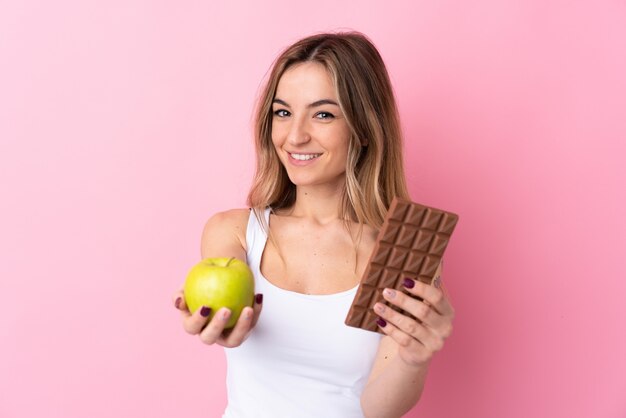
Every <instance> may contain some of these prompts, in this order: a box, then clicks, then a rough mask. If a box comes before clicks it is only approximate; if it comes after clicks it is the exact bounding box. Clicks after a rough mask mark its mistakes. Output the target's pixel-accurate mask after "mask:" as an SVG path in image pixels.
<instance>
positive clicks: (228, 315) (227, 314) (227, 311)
mask: <svg viewBox="0 0 626 418" xmlns="http://www.w3.org/2000/svg"><path fill="white" fill-rule="evenodd" d="M229 317H230V309H226V310H225V311H224V313H223V314H222V318H224V319H228V318H229Z"/></svg>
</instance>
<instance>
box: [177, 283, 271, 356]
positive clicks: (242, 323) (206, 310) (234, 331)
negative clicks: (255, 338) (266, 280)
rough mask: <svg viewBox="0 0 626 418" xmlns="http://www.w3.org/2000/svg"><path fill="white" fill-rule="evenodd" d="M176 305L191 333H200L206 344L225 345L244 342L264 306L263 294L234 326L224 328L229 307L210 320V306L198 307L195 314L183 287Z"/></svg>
mask: <svg viewBox="0 0 626 418" xmlns="http://www.w3.org/2000/svg"><path fill="white" fill-rule="evenodd" d="M173 299H174V306H175V307H176V308H177V309H178V310H179V311H180V314H181V316H182V319H183V328H184V329H185V331H187V332H188V333H189V334H192V335H198V336H199V337H200V340H201V341H202V342H203V343H205V344H219V345H221V346H223V347H228V348H232V347H237V346H239V345H241V343H243V342H244V341H245V340H246V338H248V335H249V334H250V331H251V330H252V328H254V326H255V325H256V323H257V321H258V320H259V315H260V314H261V309H262V307H263V295H262V294H261V293H259V294H257V295H256V296H255V297H254V305H253V307H252V308H251V307H249V306H246V307H245V308H243V310H242V311H241V315H240V316H239V319H238V320H237V323H236V324H235V326H234V327H233V328H230V329H226V330H225V329H224V325H226V323H227V322H228V318H230V315H231V312H230V309H228V308H221V309H220V310H219V311H217V312H216V314H215V315H214V316H213V319H212V320H211V321H210V322H209V315H210V314H211V310H210V307H202V308H199V309H197V310H196V311H195V312H194V313H193V314H192V313H191V312H189V309H188V308H187V304H186V303H185V294H184V293H183V291H182V289H181V290H179V291H178V292H176V293H175V294H174V298H173Z"/></svg>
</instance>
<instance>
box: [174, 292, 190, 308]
mask: <svg viewBox="0 0 626 418" xmlns="http://www.w3.org/2000/svg"><path fill="white" fill-rule="evenodd" d="M172 302H173V303H174V307H175V308H176V309H179V310H186V309H187V304H186V303H185V294H184V293H183V291H182V290H178V291H176V293H174V296H173V297H172Z"/></svg>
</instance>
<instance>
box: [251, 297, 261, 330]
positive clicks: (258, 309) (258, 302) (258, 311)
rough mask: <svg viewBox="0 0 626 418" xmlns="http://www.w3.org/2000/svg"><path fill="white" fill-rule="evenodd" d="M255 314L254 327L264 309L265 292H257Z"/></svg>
mask: <svg viewBox="0 0 626 418" xmlns="http://www.w3.org/2000/svg"><path fill="white" fill-rule="evenodd" d="M253 308H254V315H253V317H252V328H253V327H254V326H255V325H256V323H257V322H258V320H259V316H260V315H261V311H262V310H263V293H257V294H256V296H255V297H254V306H253Z"/></svg>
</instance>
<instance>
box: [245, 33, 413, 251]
mask: <svg viewBox="0 0 626 418" xmlns="http://www.w3.org/2000/svg"><path fill="white" fill-rule="evenodd" d="M303 62H316V63H320V64H322V65H323V66H324V67H325V68H326V70H327V71H328V73H329V74H330V76H331V79H332V81H333V84H334V86H335V89H336V93H337V97H338V99H339V106H340V108H341V111H342V112H343V114H344V115H345V118H346V121H347V123H348V126H349V128H350V131H351V138H350V142H349V150H348V158H347V161H346V182H345V184H346V187H345V189H344V191H343V194H342V198H341V208H340V218H341V219H342V220H343V221H344V225H345V226H346V228H347V229H348V231H351V228H350V225H351V222H356V223H358V224H359V226H360V228H359V240H360V236H361V231H362V226H363V224H366V225H370V226H372V227H374V228H376V229H379V228H380V227H381V226H382V223H383V220H384V217H385V215H386V213H387V210H388V209H389V206H390V205H391V201H392V200H393V198H394V196H398V197H401V198H408V196H409V195H408V191H407V187H406V179H405V176H404V164H403V160H402V132H401V128H400V121H399V117H398V110H397V106H396V101H395V97H394V94H393V89H392V86H391V82H390V80H389V75H388V73H387V69H386V67H385V64H384V62H383V60H382V57H381V56H380V54H379V52H378V51H377V50H376V47H375V46H374V45H373V43H372V42H371V41H370V40H369V39H368V38H367V37H366V36H365V35H363V34H361V33H359V32H343V33H321V34H316V35H312V36H309V37H306V38H304V39H301V40H299V41H298V42H296V43H295V44H293V45H291V46H289V47H287V48H286V49H285V50H284V51H283V52H282V53H281V54H280V55H279V56H278V58H277V59H276V60H275V61H274V63H273V66H272V70H271V72H270V75H269V78H268V79H267V82H266V83H265V86H264V88H263V89H262V91H261V94H260V97H259V100H258V102H257V107H256V111H255V120H254V133H255V146H256V151H257V153H256V155H257V166H256V174H255V176H254V180H253V183H252V186H251V189H250V192H249V194H248V201H247V203H248V206H249V207H251V208H252V209H253V210H254V212H255V215H256V216H257V218H258V219H259V221H260V223H261V225H262V226H263V228H264V229H265V230H266V232H269V227H268V225H267V224H266V222H265V218H264V217H263V216H262V215H263V211H264V210H265V208H267V207H268V206H269V207H270V208H271V209H272V210H274V209H282V208H289V207H291V206H292V205H293V204H294V203H295V199H296V187H295V185H294V184H293V183H291V181H290V180H289V177H288V176H287V172H286V170H285V168H284V167H283V165H282V164H281V162H280V160H279V158H278V155H277V153H276V150H275V149H274V146H273V144H272V136H271V135H272V102H273V100H274V96H275V94H276V88H277V86H278V82H279V80H280V78H281V76H282V75H283V74H284V72H285V71H286V70H287V69H288V68H290V67H291V66H293V65H295V64H299V63H303ZM351 236H352V235H351ZM270 239H272V236H271V234H270ZM272 242H273V240H272Z"/></svg>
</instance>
